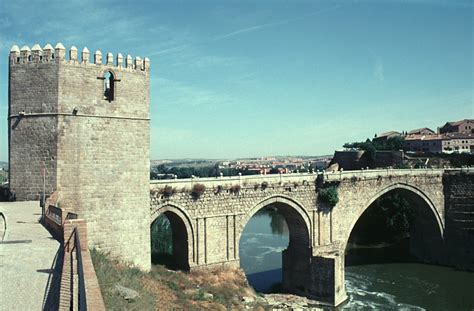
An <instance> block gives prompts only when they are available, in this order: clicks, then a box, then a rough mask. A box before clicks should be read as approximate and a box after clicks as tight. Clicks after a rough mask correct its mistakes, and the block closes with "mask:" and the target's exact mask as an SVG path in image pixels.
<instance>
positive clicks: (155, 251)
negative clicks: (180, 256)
mask: <svg viewBox="0 0 474 311" xmlns="http://www.w3.org/2000/svg"><path fill="white" fill-rule="evenodd" d="M172 235H173V232H172V230H171V223H170V221H169V219H168V218H167V217H166V216H165V215H163V214H162V215H160V216H159V217H158V218H157V219H156V220H155V221H154V222H153V223H152V224H151V261H152V263H161V264H164V262H160V261H159V259H161V258H168V257H171V255H172V254H173V243H172ZM163 255H164V256H163ZM167 255H168V256H167Z"/></svg>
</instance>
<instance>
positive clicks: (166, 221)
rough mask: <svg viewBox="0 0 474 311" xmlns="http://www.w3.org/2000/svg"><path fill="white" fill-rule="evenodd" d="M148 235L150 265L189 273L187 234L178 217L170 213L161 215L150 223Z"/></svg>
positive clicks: (166, 212)
mask: <svg viewBox="0 0 474 311" xmlns="http://www.w3.org/2000/svg"><path fill="white" fill-rule="evenodd" d="M150 234H151V239H150V240H151V263H152V265H157V264H160V265H164V266H166V267H167V268H168V269H172V270H183V271H189V260H188V232H187V228H186V225H185V223H184V221H183V220H182V219H181V217H180V216H179V215H177V214H176V213H174V212H172V211H165V212H163V213H161V214H160V215H159V216H158V217H157V218H156V219H155V220H154V221H153V222H152V224H151V228H150Z"/></svg>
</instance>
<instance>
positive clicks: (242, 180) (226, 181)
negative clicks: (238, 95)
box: [150, 173, 322, 188]
mask: <svg viewBox="0 0 474 311" xmlns="http://www.w3.org/2000/svg"><path fill="white" fill-rule="evenodd" d="M321 174H322V173H295V174H270V175H245V176H231V177H209V178H207V177H206V178H199V177H195V178H183V179H161V180H151V181H150V186H151V187H152V188H153V187H161V186H166V185H170V186H173V187H176V188H180V187H192V186H193V185H194V184H198V183H199V184H203V185H204V186H206V187H215V186H219V185H220V186H233V185H241V186H242V185H249V186H251V185H253V184H261V183H262V182H265V181H266V182H267V183H269V184H285V183H293V182H303V181H307V182H309V181H312V182H314V181H315V180H316V178H317V176H318V175H321Z"/></svg>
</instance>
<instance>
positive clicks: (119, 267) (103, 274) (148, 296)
mask: <svg viewBox="0 0 474 311" xmlns="http://www.w3.org/2000/svg"><path fill="white" fill-rule="evenodd" d="M91 255H92V260H93V263H94V268H95V270H96V273H97V278H98V280H99V284H100V288H101V291H102V295H103V297H104V300H105V305H106V307H107V309H109V310H227V309H243V308H245V306H244V305H243V304H242V303H241V300H242V297H244V296H250V297H255V292H254V291H253V290H252V289H251V288H250V287H249V286H248V283H247V280H246V278H245V275H244V273H243V272H242V271H241V270H240V269H236V268H217V269H213V270H205V271H196V272H191V273H183V272H175V271H170V270H167V269H166V268H164V267H162V266H155V267H154V268H153V269H152V271H151V272H149V273H145V272H142V271H140V270H139V269H137V268H131V267H128V266H126V265H124V264H122V263H120V262H118V261H113V260H110V259H109V258H108V257H107V256H106V255H104V254H103V253H100V252H98V251H96V250H91ZM115 284H120V285H122V286H125V287H127V288H130V289H133V290H135V291H137V292H139V294H140V296H139V297H138V298H137V299H136V300H135V301H133V302H127V301H126V300H125V299H123V298H122V297H120V295H119V294H118V293H116V291H115V290H114V287H115ZM208 294H212V297H210V295H208ZM250 307H251V308H252V309H260V310H263V308H262V307H260V306H259V305H258V304H254V305H251V306H250Z"/></svg>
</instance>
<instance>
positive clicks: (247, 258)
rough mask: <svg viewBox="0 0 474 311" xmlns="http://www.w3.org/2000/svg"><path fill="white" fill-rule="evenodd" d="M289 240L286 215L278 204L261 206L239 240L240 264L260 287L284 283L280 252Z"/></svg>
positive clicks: (250, 279) (263, 289) (265, 287)
mask: <svg viewBox="0 0 474 311" xmlns="http://www.w3.org/2000/svg"><path fill="white" fill-rule="evenodd" d="M288 241H289V236H288V226H287V224H286V221H285V218H284V217H283V216H282V215H281V214H279V213H278V211H277V210H276V209H275V208H272V207H269V208H265V209H262V210H260V211H259V212H257V213H256V214H255V215H254V216H253V217H252V218H251V219H250V220H249V222H248V223H247V225H246V226H245V229H244V232H243V233H242V237H241V239H240V243H239V254H240V266H241V267H242V269H243V270H244V271H245V274H246V275H247V279H248V280H249V283H250V285H252V286H253V287H254V288H255V289H256V290H257V291H260V292H267V291H269V290H270V288H271V286H272V285H273V284H275V283H281V279H282V273H281V264H282V263H281V259H282V255H281V252H282V251H283V250H284V249H286V248H287V246H288Z"/></svg>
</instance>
